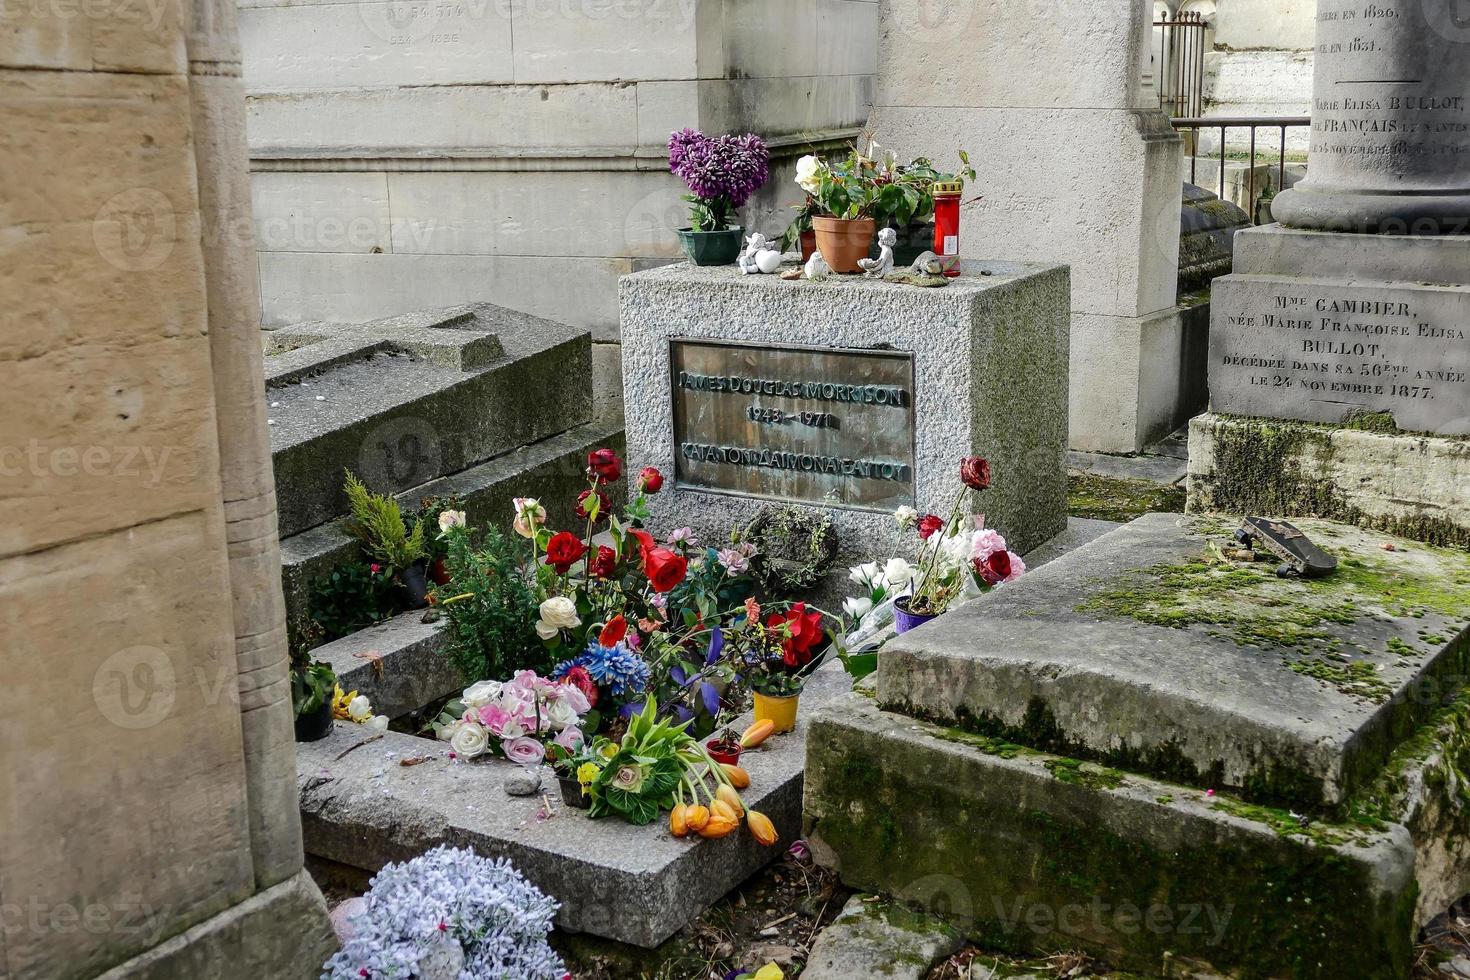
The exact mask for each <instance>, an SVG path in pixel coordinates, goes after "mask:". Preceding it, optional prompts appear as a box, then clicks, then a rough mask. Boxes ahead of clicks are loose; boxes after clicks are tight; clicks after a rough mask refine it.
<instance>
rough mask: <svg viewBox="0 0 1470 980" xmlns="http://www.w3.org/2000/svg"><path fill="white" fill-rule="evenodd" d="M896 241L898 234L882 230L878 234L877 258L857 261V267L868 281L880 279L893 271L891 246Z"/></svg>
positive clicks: (889, 229)
mask: <svg viewBox="0 0 1470 980" xmlns="http://www.w3.org/2000/svg"><path fill="white" fill-rule="evenodd" d="M897 241H898V232H896V231H894V230H893V229H892V228H884V229H883V230H882V231H880V232H878V257H877V258H876V259H858V266H859V267H860V268H861V269H862V270H863V275H865V276H866V277H867V278H869V279H882V278H883V277H884V276H886V275H888V273H890V272H892V271H893V246H894V243H896V242H897Z"/></svg>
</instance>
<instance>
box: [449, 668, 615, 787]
mask: <svg viewBox="0 0 1470 980" xmlns="http://www.w3.org/2000/svg"><path fill="white" fill-rule="evenodd" d="M591 707H592V706H591V703H590V702H589V701H588V698H587V694H586V692H585V691H584V690H583V689H582V688H580V687H579V686H578V685H577V684H576V683H574V682H573V681H571V680H567V681H554V680H550V679H548V678H545V677H539V676H537V674H536V672H535V671H532V670H522V671H518V672H517V673H516V675H515V676H514V677H513V678H511V679H510V680H508V681H504V682H502V681H479V682H478V683H475V684H472V685H470V686H469V687H468V688H466V689H465V692H464V694H463V695H462V696H461V697H460V698H459V699H458V700H456V701H451V702H450V703H449V704H447V705H445V706H444V710H443V711H442V712H441V713H440V715H439V718H438V720H436V721H435V722H434V723H433V728H434V732H435V734H436V735H438V737H439V738H440V739H441V740H443V741H446V742H448V743H449V747H450V749H451V750H453V753H454V757H455V758H458V759H465V760H469V759H477V758H479V757H480V756H482V755H495V756H500V757H501V758H505V759H509V760H510V761H511V762H516V763H519V764H521V765H524V766H539V765H540V764H541V763H542V762H543V761H545V759H546V748H547V745H548V744H555V745H559V746H561V747H562V748H564V749H566V750H567V751H568V752H575V751H576V750H577V749H579V748H580V747H581V746H582V743H583V741H584V740H585V736H584V734H583V731H582V726H583V724H584V722H585V720H586V715H587V712H588V711H589V710H590V709H591Z"/></svg>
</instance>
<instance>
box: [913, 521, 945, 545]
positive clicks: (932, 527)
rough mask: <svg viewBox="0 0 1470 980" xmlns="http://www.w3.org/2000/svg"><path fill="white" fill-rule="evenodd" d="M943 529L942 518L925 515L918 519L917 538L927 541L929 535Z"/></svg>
mask: <svg viewBox="0 0 1470 980" xmlns="http://www.w3.org/2000/svg"><path fill="white" fill-rule="evenodd" d="M943 527H944V518H942V517H939V516H938V515H936V514H925V515H924V516H923V517H921V518H919V537H921V538H923V539H924V540H925V541H928V540H929V536H930V535H932V534H933V533H934V532H935V531H938V530H940V529H941V528H943Z"/></svg>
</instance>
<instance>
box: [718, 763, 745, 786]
mask: <svg viewBox="0 0 1470 980" xmlns="http://www.w3.org/2000/svg"><path fill="white" fill-rule="evenodd" d="M721 768H722V769H724V770H725V775H726V776H727V777H728V778H729V780H730V784H731V785H732V786H734V787H735V788H736V789H744V788H745V787H747V786H749V785H750V773H748V772H746V771H745V770H744V769H741V768H740V767H739V766H728V765H727V766H721Z"/></svg>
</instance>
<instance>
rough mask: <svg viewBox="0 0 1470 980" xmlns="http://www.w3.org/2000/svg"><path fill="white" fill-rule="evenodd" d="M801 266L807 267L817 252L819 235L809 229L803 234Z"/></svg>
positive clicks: (801, 239)
mask: <svg viewBox="0 0 1470 980" xmlns="http://www.w3.org/2000/svg"><path fill="white" fill-rule="evenodd" d="M800 242H801V264H802V265H806V264H807V262H809V261H810V260H811V257H812V254H813V253H815V252H816V250H817V233H816V232H814V231H812V230H811V229H810V228H808V229H807V230H806V231H804V232H802V233H801V238H800Z"/></svg>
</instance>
